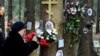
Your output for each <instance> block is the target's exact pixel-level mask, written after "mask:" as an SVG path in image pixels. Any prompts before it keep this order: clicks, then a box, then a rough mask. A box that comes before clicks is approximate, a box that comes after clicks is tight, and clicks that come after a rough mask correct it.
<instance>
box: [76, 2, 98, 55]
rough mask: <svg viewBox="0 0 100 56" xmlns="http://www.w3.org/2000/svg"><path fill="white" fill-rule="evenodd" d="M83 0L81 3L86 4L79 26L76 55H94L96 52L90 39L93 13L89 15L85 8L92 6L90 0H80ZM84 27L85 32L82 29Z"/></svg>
mask: <svg viewBox="0 0 100 56" xmlns="http://www.w3.org/2000/svg"><path fill="white" fill-rule="evenodd" d="M81 2H83V5H85V4H87V5H86V7H85V9H86V11H85V13H84V17H85V18H83V19H82V20H81V22H82V23H81V26H80V29H79V33H80V34H79V36H80V37H79V39H80V41H79V50H78V56H96V53H95V52H94V50H93V40H92V22H91V21H93V15H92V16H89V15H88V13H87V10H88V9H89V8H92V2H93V1H92V0H87V1H86V0H84V1H83V0H81ZM84 29H86V32H85V31H84Z"/></svg>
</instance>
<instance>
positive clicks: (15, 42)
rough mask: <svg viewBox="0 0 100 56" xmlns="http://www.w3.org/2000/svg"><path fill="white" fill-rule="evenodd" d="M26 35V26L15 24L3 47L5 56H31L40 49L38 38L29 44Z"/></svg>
mask: <svg viewBox="0 0 100 56" xmlns="http://www.w3.org/2000/svg"><path fill="white" fill-rule="evenodd" d="M25 35H26V29H25V24H24V23H22V22H16V23H14V24H13V25H12V27H11V32H10V33H9V35H8V37H7V39H6V41H5V43H4V45H3V51H2V52H3V53H2V54H3V56H29V54H30V53H31V52H32V51H33V50H34V49H36V48H37V47H38V43H37V38H36V37H34V38H33V39H32V41H30V42H29V43H25V42H24V39H25ZM30 43H31V44H30Z"/></svg>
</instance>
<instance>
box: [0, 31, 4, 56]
mask: <svg viewBox="0 0 100 56" xmlns="http://www.w3.org/2000/svg"><path fill="white" fill-rule="evenodd" d="M3 43H4V36H3V34H2V32H0V56H1V54H2V53H1V52H2V45H3Z"/></svg>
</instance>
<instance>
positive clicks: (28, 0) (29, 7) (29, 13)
mask: <svg viewBox="0 0 100 56" xmlns="http://www.w3.org/2000/svg"><path fill="white" fill-rule="evenodd" d="M25 6H26V18H27V20H26V21H27V23H28V24H29V25H27V26H29V27H30V28H29V29H27V33H29V32H31V31H35V17H34V15H35V14H34V13H35V11H34V0H25Z"/></svg>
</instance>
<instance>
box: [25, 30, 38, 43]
mask: <svg viewBox="0 0 100 56" xmlns="http://www.w3.org/2000/svg"><path fill="white" fill-rule="evenodd" d="M34 36H36V33H35V32H31V33H29V34H27V35H26V41H27V42H29V41H31V40H32V38H33V37H34Z"/></svg>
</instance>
